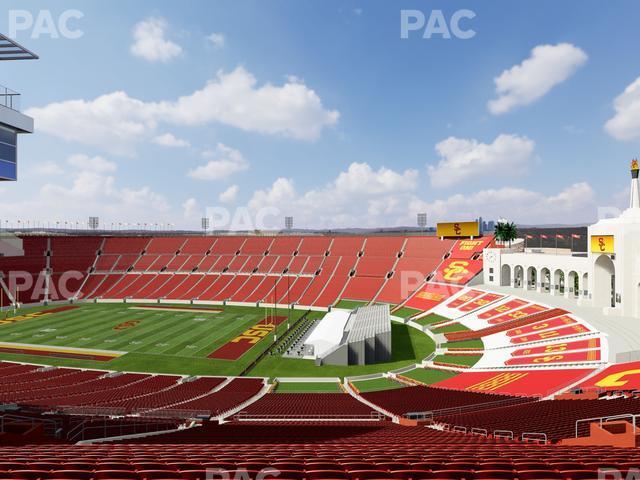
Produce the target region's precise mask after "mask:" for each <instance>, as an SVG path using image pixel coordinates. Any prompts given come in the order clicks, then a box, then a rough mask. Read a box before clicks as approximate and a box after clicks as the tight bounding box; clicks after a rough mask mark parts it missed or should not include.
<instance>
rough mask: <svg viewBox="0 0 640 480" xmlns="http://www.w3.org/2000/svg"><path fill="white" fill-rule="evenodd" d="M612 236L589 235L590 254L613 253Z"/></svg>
mask: <svg viewBox="0 0 640 480" xmlns="http://www.w3.org/2000/svg"><path fill="white" fill-rule="evenodd" d="M613 247H614V245H613V235H591V252H592V253H614V252H615V250H614V248H613Z"/></svg>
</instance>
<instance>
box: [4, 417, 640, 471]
mask: <svg viewBox="0 0 640 480" xmlns="http://www.w3.org/2000/svg"><path fill="white" fill-rule="evenodd" d="M361 423H362V422H361ZM337 430H338V431H337V432H336V428H335V427H334V426H332V425H309V424H304V425H291V426H287V427H284V426H283V427H282V428H278V429H276V428H269V425H265V424H264V422H263V423H261V424H257V422H256V424H246V425H237V424H227V425H220V426H218V425H215V426H214V425H210V426H209V425H208V426H207V428H204V429H203V428H200V429H187V430H183V431H181V432H177V433H174V434H166V435H158V436H156V437H148V438H143V439H139V440H137V441H136V442H135V443H133V442H134V440H129V443H128V444H123V443H120V444H117V443H116V444H113V443H107V444H96V445H90V446H87V445H55V444H52V445H34V446H29V447H12V446H3V447H0V454H1V455H2V462H1V463H0V470H1V471H3V472H6V473H4V475H3V477H4V478H17V479H21V478H24V479H37V478H52V479H69V478H73V479H87V480H88V479H90V478H96V479H109V478H116V479H130V480H136V479H146V478H148V479H190V480H196V479H203V480H204V479H205V478H212V472H215V475H213V478H220V477H221V476H222V473H221V472H220V470H222V471H225V472H226V473H227V476H225V477H224V478H247V479H249V478H251V479H253V478H256V477H258V478H282V479H297V480H303V479H310V480H318V479H329V478H331V479H345V480H346V479H353V480H355V479H376V478H377V479H423V478H428V479H523V480H533V479H573V480H578V479H595V478H598V468H607V467H614V468H619V469H620V470H621V472H622V473H619V476H615V475H612V474H610V475H604V476H603V477H601V478H625V477H626V472H627V471H629V470H630V469H633V468H636V467H634V465H637V463H638V460H639V458H640V456H639V455H638V451H637V449H633V448H614V447H574V446H571V447H559V446H551V445H523V444H517V443H507V442H496V441H490V440H486V439H483V438H482V437H475V438H469V437H464V436H462V435H459V434H456V433H451V432H440V431H435V430H430V429H420V430H421V431H420V432H419V434H418V432H416V429H415V428H410V427H402V426H397V425H385V426H373V425H371V424H370V423H369V422H364V424H355V422H350V423H346V422H345V423H344V424H343V425H341V426H340V428H338V429H337ZM198 431H200V432H198ZM305 439H310V440H309V441H305ZM152 442H156V443H161V442H164V444H163V445H162V446H159V445H154V444H153V443H152ZM266 468H270V469H274V470H277V474H278V475H277V476H276V472H273V470H272V473H270V472H269V470H264V471H263V473H260V472H261V471H262V470H263V469H266ZM207 470H208V476H207ZM634 471H635V470H634ZM634 471H632V472H631V477H630V478H633V474H634V473H633V472H634ZM216 475H217V477H216Z"/></svg>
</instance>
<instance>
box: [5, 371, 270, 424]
mask: <svg viewBox="0 0 640 480" xmlns="http://www.w3.org/2000/svg"><path fill="white" fill-rule="evenodd" d="M0 375H1V376H2V378H3V383H2V384H1V385H0V402H4V403H18V404H20V405H26V406H37V407H41V408H54V409H62V410H72V411H77V410H82V409H83V408H84V407H90V408H93V407H96V408H100V409H106V410H109V411H112V412H114V413H117V414H130V413H145V414H149V415H155V414H158V413H159V412H162V411H183V412H189V411H197V412H200V413H201V414H203V415H212V416H217V415H220V414H222V413H224V412H227V411H228V410H231V409H233V408H234V407H236V406H238V405H241V404H242V403H244V402H246V401H247V400H249V399H250V398H252V397H254V396H255V395H257V394H258V393H259V392H260V390H261V389H262V388H263V386H264V379H261V378H234V379H232V380H231V381H229V382H228V383H226V384H224V385H223V382H225V380H226V379H225V378H224V377H200V378H193V379H192V378H187V379H184V378H182V377H179V376H174V375H152V374H142V373H122V374H111V373H108V372H102V371H97V370H86V371H85V370H78V369H72V368H41V367H38V366H35V365H21V364H15V363H11V362H0ZM221 386H222V388H220V387H221Z"/></svg>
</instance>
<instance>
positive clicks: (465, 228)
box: [436, 222, 480, 237]
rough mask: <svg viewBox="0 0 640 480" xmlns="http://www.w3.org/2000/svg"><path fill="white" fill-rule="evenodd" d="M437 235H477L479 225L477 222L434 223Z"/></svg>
mask: <svg viewBox="0 0 640 480" xmlns="http://www.w3.org/2000/svg"><path fill="white" fill-rule="evenodd" d="M436 235H437V236H438V237H478V236H480V227H479V226H478V222H445V223H438V224H437V225H436Z"/></svg>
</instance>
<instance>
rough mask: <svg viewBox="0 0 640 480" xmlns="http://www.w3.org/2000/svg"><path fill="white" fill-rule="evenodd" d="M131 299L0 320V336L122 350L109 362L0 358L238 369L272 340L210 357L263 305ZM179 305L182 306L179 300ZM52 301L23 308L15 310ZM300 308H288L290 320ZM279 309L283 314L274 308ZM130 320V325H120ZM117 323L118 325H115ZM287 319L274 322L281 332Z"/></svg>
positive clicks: (256, 318)
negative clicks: (215, 309) (230, 355)
mask: <svg viewBox="0 0 640 480" xmlns="http://www.w3.org/2000/svg"><path fill="white" fill-rule="evenodd" d="M133 306H134V305H133V304H83V305H80V306H79V308H77V309H74V310H69V311H66V312H60V313H53V314H50V315H44V316H41V317H37V318H30V319H27V320H23V321H20V322H16V323H13V324H9V325H1V326H0V341H2V342H12V343H27V344H36V345H47V346H64V347H79V348H92V349H101V350H112V351H124V352H127V353H126V354H125V355H123V356H121V357H119V358H116V359H113V360H111V361H108V362H99V361H91V360H78V359H71V358H55V357H48V356H46V357H45V356H37V355H17V354H6V353H0V358H4V359H10V360H20V361H29V362H34V363H46V364H53V365H68V366H79V367H92V368H102V369H110V370H129V371H142V372H161V373H182V374H200V375H217V374H220V375H236V374H239V373H240V372H241V371H242V370H243V369H244V368H245V367H246V366H247V365H248V364H250V363H251V362H252V361H253V360H255V359H256V358H257V357H258V356H259V355H260V353H262V352H263V351H264V350H265V349H267V348H268V347H269V346H270V345H271V343H272V336H271V335H269V336H268V337H266V338H264V339H262V340H261V341H260V342H258V343H257V344H255V345H254V346H253V348H251V349H250V350H249V351H248V352H246V353H245V354H244V355H243V356H242V357H240V358H239V359H238V360H235V361H232V360H214V359H209V358H207V355H208V354H210V353H211V352H213V351H214V350H216V349H217V348H218V347H220V346H222V345H224V344H226V343H227V342H228V341H229V340H231V339H233V338H235V337H236V336H238V335H239V334H241V333H242V332H244V331H245V330H247V329H248V328H250V327H252V326H253V325H256V324H257V323H259V322H260V321H262V320H263V319H264V318H265V316H266V312H265V310H264V309H258V308H248V307H220V308H221V309H223V311H222V312H219V313H203V312H193V313H192V312H182V311H166V310H165V311H153V310H149V311H143V310H135V309H133V308H132V307H133ZM181 307H183V306H181ZM50 308H52V307H41V308H36V309H25V310H23V311H19V312H18V314H24V313H32V312H35V311H38V310H47V309H50ZM303 313H304V312H303V311H296V310H294V311H291V316H292V321H294V320H295V318H298V317H300V316H301V315H302V314H303ZM277 314H278V315H287V311H286V310H278V312H277ZM312 315H317V314H316V313H313V314H312ZM126 322H130V323H131V326H129V327H125V328H122V325H123V324H125V323H126ZM119 326H120V328H118V327H119ZM285 329H286V322H285V323H283V324H281V325H280V326H279V327H278V332H279V333H282V332H284V331H285Z"/></svg>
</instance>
